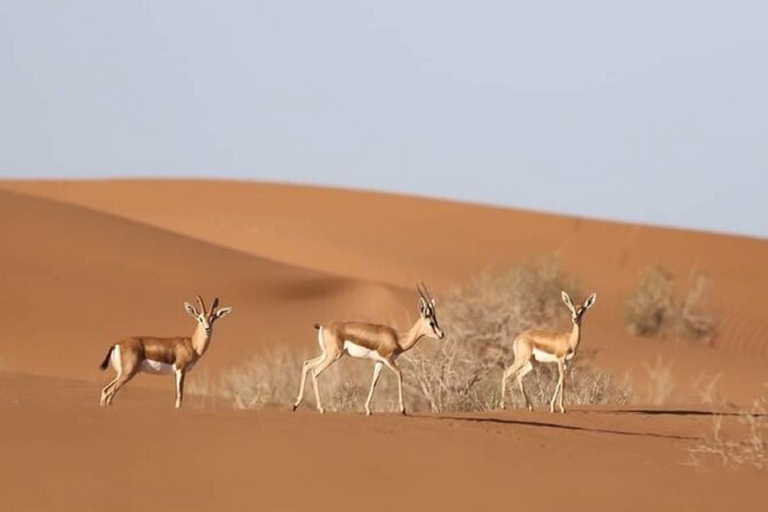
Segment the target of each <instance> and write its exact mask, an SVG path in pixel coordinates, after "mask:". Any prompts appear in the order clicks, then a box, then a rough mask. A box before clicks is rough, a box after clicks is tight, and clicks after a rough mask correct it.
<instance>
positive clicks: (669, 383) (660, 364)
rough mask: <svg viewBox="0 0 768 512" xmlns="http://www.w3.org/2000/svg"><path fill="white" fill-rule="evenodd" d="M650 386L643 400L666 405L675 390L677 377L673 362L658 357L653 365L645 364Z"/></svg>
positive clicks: (652, 403)
mask: <svg viewBox="0 0 768 512" xmlns="http://www.w3.org/2000/svg"><path fill="white" fill-rule="evenodd" d="M645 373H646V377H647V383H648V388H647V392H646V396H644V397H643V402H645V403H648V404H651V405H664V404H666V403H667V402H668V401H669V398H670V397H671V396H672V393H674V391H675V379H674V375H673V373H672V364H671V363H665V362H664V361H662V359H661V357H657V358H656V362H655V363H654V365H653V366H650V365H645Z"/></svg>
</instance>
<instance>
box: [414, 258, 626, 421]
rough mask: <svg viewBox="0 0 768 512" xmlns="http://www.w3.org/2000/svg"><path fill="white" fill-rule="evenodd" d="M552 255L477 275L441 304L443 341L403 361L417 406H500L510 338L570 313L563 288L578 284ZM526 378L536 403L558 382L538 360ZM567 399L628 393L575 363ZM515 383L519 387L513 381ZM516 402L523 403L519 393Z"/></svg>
mask: <svg viewBox="0 0 768 512" xmlns="http://www.w3.org/2000/svg"><path fill="white" fill-rule="evenodd" d="M573 288H574V285H573V283H572V282H569V280H568V279H567V278H566V277H565V276H564V275H563V273H562V272H561V270H560V267H559V264H558V262H557V260H556V259H554V258H543V259H539V260H535V261H532V262H529V263H525V264H522V265H519V266H515V267H511V268H507V269H504V270H501V271H499V270H495V271H494V270H491V271H487V272H484V273H482V274H480V275H479V276H478V277H476V278H475V279H473V280H472V281H471V282H470V283H469V284H468V285H466V286H464V287H463V288H461V289H459V290H457V291H455V292H454V293H452V294H451V295H449V296H448V297H447V298H446V299H445V300H444V301H441V304H440V305H439V315H440V319H441V323H442V324H443V325H444V326H445V328H446V333H447V338H446V340H445V341H443V342H437V343H434V344H422V345H421V346H419V347H417V348H416V349H414V350H413V351H412V352H411V353H408V354H406V356H404V358H403V362H402V363H401V364H402V366H403V371H404V375H405V384H406V386H407V388H408V389H409V390H410V391H411V393H410V394H411V395H414V396H420V397H421V400H420V401H418V402H417V403H416V404H415V405H416V407H417V409H427V410H430V411H432V412H448V411H482V410H489V409H493V408H495V407H497V405H498V402H499V394H500V386H501V376H502V373H503V370H504V365H505V364H509V363H511V361H512V359H513V356H512V341H513V340H514V338H515V337H516V336H517V335H518V334H519V333H520V332H522V331H524V330H526V329H530V328H535V327H538V328H555V327H557V326H558V325H559V324H560V322H561V321H563V320H564V319H567V318H568V311H567V309H566V307H565V306H564V305H563V303H562V300H561V298H560V292H561V290H568V289H571V290H572V289H573ZM535 368H536V370H535V371H534V372H532V373H531V374H529V375H528V377H526V380H525V383H526V389H527V390H528V391H529V394H530V396H531V400H532V401H533V403H534V405H537V404H538V405H541V404H545V403H548V401H549V399H550V397H551V395H552V393H553V392H554V387H555V384H556V381H557V371H556V368H553V367H552V366H551V365H536V366H535ZM567 372H568V373H567V375H566V379H567V381H566V394H565V400H566V401H567V402H568V403H571V404H595V403H624V402H626V400H627V399H628V397H629V395H630V392H629V391H628V390H627V389H626V388H623V387H621V386H619V385H617V384H616V383H615V382H613V380H612V379H611V378H610V377H609V376H607V375H606V374H603V373H601V372H599V371H598V370H596V369H594V368H591V367H590V366H588V365H579V364H570V365H569V368H568V371H567ZM510 386H514V388H515V389H517V386H516V385H514V383H513V382H510ZM510 398H511V399H512V403H514V404H515V405H516V406H523V405H524V404H523V398H522V395H520V394H519V392H517V393H516V392H514V391H513V392H512V393H511V394H510Z"/></svg>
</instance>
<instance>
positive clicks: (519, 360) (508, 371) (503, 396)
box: [499, 356, 527, 409]
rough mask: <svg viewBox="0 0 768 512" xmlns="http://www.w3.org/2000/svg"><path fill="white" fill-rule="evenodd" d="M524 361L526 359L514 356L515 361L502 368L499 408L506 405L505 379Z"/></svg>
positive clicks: (518, 368) (516, 370)
mask: <svg viewBox="0 0 768 512" xmlns="http://www.w3.org/2000/svg"><path fill="white" fill-rule="evenodd" d="M526 362H527V361H523V358H521V357H518V356H515V361H514V362H513V363H512V365H510V367H509V368H507V369H506V370H504V375H503V376H502V377H501V398H500V400H499V409H504V408H505V407H506V397H507V381H508V380H509V378H510V377H512V376H513V375H515V374H516V373H517V372H518V371H519V370H520V368H522V367H523V365H524V364H525V363H526Z"/></svg>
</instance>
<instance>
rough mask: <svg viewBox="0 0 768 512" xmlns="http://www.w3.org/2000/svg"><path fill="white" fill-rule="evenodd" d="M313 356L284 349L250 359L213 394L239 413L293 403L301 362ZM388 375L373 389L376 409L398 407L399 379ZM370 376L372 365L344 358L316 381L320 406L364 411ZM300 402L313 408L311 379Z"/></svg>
mask: <svg viewBox="0 0 768 512" xmlns="http://www.w3.org/2000/svg"><path fill="white" fill-rule="evenodd" d="M316 355H318V354H302V353H300V352H298V351H293V350H289V349H286V348H280V349H273V350H271V351H267V352H264V353H261V354H258V355H253V356H252V357H251V358H250V359H248V360H247V361H246V362H244V363H243V364H241V365H238V366H236V367H234V368H231V369H230V370H229V371H227V372H226V373H225V374H224V376H223V378H222V382H221V385H220V387H219V388H218V393H217V394H219V395H220V396H222V397H223V398H224V399H226V400H228V401H230V402H232V404H233V405H234V406H235V407H236V408H238V409H260V408H262V407H265V406H268V405H288V404H293V402H294V400H295V399H296V395H297V394H298V391H299V383H300V380H301V369H302V363H303V362H304V361H305V360H307V359H310V358H311V357H315V356H316ZM366 363H367V364H366ZM390 374H391V372H388V371H387V370H386V369H384V371H383V372H382V375H381V378H380V379H379V382H378V384H377V385H376V393H375V394H374V397H373V407H374V409H376V410H386V411H394V410H395V409H396V407H395V406H396V403H397V381H396V380H395V376H394V374H392V375H390ZM372 375H373V365H371V364H370V362H366V361H355V360H352V359H351V358H345V359H343V360H341V361H339V362H338V363H336V364H334V365H332V366H331V367H330V368H328V369H327V370H325V371H324V372H323V373H322V374H321V375H320V377H319V378H318V382H319V388H320V397H321V399H322V400H323V406H324V407H325V408H326V409H327V410H329V411H361V410H363V405H364V403H365V399H366V397H367V393H368V389H369V388H370V383H371V377H372ZM304 403H305V405H306V406H309V407H313V406H314V405H315V394H314V389H313V387H312V377H311V375H307V383H306V389H305V393H304Z"/></svg>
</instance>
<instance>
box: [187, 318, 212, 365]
mask: <svg viewBox="0 0 768 512" xmlns="http://www.w3.org/2000/svg"><path fill="white" fill-rule="evenodd" d="M211 334H212V332H211V333H208V332H207V331H206V330H205V327H203V324H201V323H200V322H198V323H197V327H196V328H195V332H194V334H192V348H194V349H195V352H197V355H198V357H199V356H202V355H203V354H204V353H205V351H206V350H208V344H209V343H210V342H211Z"/></svg>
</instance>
